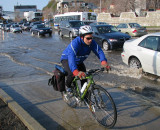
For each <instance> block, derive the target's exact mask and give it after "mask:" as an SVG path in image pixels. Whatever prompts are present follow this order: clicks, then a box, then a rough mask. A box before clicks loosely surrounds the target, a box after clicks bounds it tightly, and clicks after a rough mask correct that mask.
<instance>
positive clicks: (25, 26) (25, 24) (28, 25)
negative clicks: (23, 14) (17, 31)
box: [22, 23, 30, 31]
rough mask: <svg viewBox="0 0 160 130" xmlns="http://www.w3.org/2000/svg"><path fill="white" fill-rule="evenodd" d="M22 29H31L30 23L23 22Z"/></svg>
mask: <svg viewBox="0 0 160 130" xmlns="http://www.w3.org/2000/svg"><path fill="white" fill-rule="evenodd" d="M22 30H25V31H28V30H30V24H29V23H24V24H22Z"/></svg>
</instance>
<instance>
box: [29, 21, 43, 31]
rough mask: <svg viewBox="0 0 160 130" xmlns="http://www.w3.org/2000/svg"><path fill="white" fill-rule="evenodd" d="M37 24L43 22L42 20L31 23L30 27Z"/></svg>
mask: <svg viewBox="0 0 160 130" xmlns="http://www.w3.org/2000/svg"><path fill="white" fill-rule="evenodd" d="M37 24H42V22H40V21H37V22H32V23H30V29H31V28H32V27H33V26H34V25H37Z"/></svg>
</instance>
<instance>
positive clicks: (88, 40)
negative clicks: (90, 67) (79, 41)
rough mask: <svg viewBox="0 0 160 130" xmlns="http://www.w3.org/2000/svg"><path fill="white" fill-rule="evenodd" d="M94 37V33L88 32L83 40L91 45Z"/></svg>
mask: <svg viewBox="0 0 160 130" xmlns="http://www.w3.org/2000/svg"><path fill="white" fill-rule="evenodd" d="M92 39H93V37H92V34H87V35H85V36H84V38H83V41H84V42H85V43H86V44H87V45H90V44H91V42H92Z"/></svg>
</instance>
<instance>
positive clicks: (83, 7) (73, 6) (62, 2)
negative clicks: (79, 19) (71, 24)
mask: <svg viewBox="0 0 160 130" xmlns="http://www.w3.org/2000/svg"><path fill="white" fill-rule="evenodd" d="M56 2H57V11H58V13H65V12H75V11H79V12H82V11H88V10H89V6H88V3H85V2H84V1H83V0H57V1H56Z"/></svg>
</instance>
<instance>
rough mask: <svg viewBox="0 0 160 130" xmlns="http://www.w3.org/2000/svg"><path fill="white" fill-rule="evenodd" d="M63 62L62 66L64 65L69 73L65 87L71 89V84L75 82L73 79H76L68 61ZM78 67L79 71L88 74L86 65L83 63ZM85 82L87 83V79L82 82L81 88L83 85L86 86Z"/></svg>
mask: <svg viewBox="0 0 160 130" xmlns="http://www.w3.org/2000/svg"><path fill="white" fill-rule="evenodd" d="M61 62H62V65H63V67H64V70H65V71H66V72H67V80H66V83H65V85H66V86H67V87H68V88H70V87H71V83H72V81H73V79H74V75H73V73H72V72H71V70H70V68H69V65H68V60H62V61H61ZM77 67H78V70H79V71H83V72H86V67H85V65H84V63H81V64H79V65H77ZM85 82H87V80H86V79H83V80H81V86H83V84H84V83H85Z"/></svg>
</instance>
